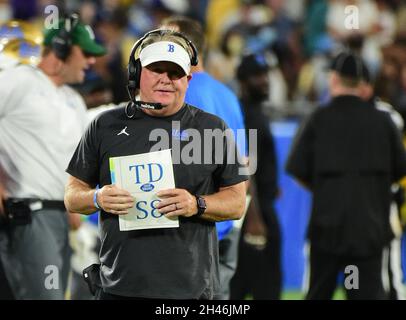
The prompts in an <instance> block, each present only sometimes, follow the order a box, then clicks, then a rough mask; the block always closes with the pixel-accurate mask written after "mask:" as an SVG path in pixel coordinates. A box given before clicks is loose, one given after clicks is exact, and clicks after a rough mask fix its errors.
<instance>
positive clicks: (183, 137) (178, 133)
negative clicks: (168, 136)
mask: <svg viewBox="0 0 406 320" xmlns="http://www.w3.org/2000/svg"><path fill="white" fill-rule="evenodd" d="M172 137H173V138H174V139H176V140H180V141H189V135H188V133H187V132H186V131H185V130H184V131H182V130H179V129H172Z"/></svg>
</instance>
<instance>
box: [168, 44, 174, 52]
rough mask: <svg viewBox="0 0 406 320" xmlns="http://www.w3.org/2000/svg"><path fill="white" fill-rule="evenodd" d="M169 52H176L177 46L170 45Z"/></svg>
mask: <svg viewBox="0 0 406 320" xmlns="http://www.w3.org/2000/svg"><path fill="white" fill-rule="evenodd" d="M168 52H175V46H174V45H173V44H168Z"/></svg>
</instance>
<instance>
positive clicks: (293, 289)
mask: <svg viewBox="0 0 406 320" xmlns="http://www.w3.org/2000/svg"><path fill="white" fill-rule="evenodd" d="M51 5H54V6H56V7H57V8H58V10H59V15H62V14H64V13H72V12H78V13H79V14H80V16H81V19H82V20H83V21H84V22H85V23H87V24H90V25H92V26H93V27H94V30H95V33H96V34H95V35H96V38H97V39H98V40H99V41H100V42H101V43H103V44H104V45H105V46H106V47H107V48H108V54H107V55H106V56H103V57H101V58H99V59H97V63H96V65H95V66H94V67H93V68H92V69H91V70H88V72H87V75H86V81H85V83H84V84H82V85H80V86H78V87H77V89H78V90H79V91H80V93H81V94H82V95H83V97H84V98H85V101H86V104H87V107H88V108H89V109H91V108H94V107H97V106H99V105H102V104H109V103H115V104H117V103H119V102H122V101H126V100H128V96H127V92H126V89H125V84H126V82H127V74H126V65H127V62H128V56H129V53H130V50H131V47H132V45H133V43H134V42H135V41H136V40H137V39H138V38H139V37H140V36H142V35H143V34H144V33H145V32H147V31H149V30H151V29H154V28H156V27H157V26H158V25H159V24H160V22H161V20H162V19H163V18H165V17H167V16H170V15H173V14H181V15H186V16H189V17H192V18H194V19H197V20H199V21H200V22H201V23H202V24H203V26H204V27H205V32H206V36H207V39H208V46H207V53H206V55H205V57H206V61H205V66H206V70H207V71H208V72H209V73H211V74H212V75H213V76H214V77H215V78H217V79H219V80H220V81H222V82H223V83H225V84H226V85H228V86H229V87H230V88H231V89H232V90H233V91H235V93H236V94H237V95H238V92H239V88H238V84H237V81H236V77H235V69H236V66H237V64H238V63H239V61H240V60H239V59H240V57H241V55H242V54H243V53H245V52H247V51H249V52H253V53H262V54H264V55H265V56H266V58H267V60H268V63H269V64H270V65H271V70H270V71H269V75H270V92H271V94H270V97H269V99H268V101H267V102H266V104H265V105H264V109H265V110H266V112H267V113H268V114H269V115H270V117H271V119H272V121H271V123H270V128H271V130H272V133H273V135H274V138H275V142H276V149H277V157H278V159H277V160H278V168H279V184H280V189H281V196H280V198H279V199H278V202H277V213H278V217H279V221H280V224H281V228H282V239H283V240H282V252H283V270H284V271H283V274H284V281H283V286H284V297H285V298H289V299H295V298H301V288H302V281H303V274H304V270H305V260H304V250H305V229H306V225H307V221H308V217H309V209H310V201H311V198H310V194H309V193H307V192H306V191H305V190H304V189H302V188H301V187H299V185H297V184H296V183H295V182H294V181H293V180H292V179H291V178H290V177H288V176H286V175H285V173H284V170H283V168H284V164H285V161H286V156H287V153H288V151H289V148H290V145H291V142H292V138H293V136H294V134H295V132H296V129H297V127H298V124H299V123H300V121H301V120H302V119H303V117H305V116H306V115H307V114H309V113H310V112H311V111H312V110H314V109H315V108H317V106H319V105H320V104H322V103H324V102H326V101H328V99H329V94H328V88H327V70H326V66H327V65H328V62H329V60H330V59H331V57H332V56H333V55H335V54H336V52H337V51H339V50H341V49H342V48H351V49H352V50H354V51H356V52H358V53H359V54H360V55H362V57H363V59H364V60H365V62H366V63H367V65H368V67H369V69H370V71H371V75H372V78H373V79H374V80H375V92H376V94H377V95H378V96H380V98H381V99H382V100H384V101H386V102H388V103H390V104H392V105H393V106H394V108H395V109H396V110H397V111H398V112H399V113H400V114H401V115H402V117H403V119H404V120H406V2H405V1H404V0H386V1H385V0H340V1H336V0H330V1H329V0H304V1H297V0H188V1H187V0H98V1H96V0H95V1H90V0H85V1H78V0H70V1H50V0H9V1H6V0H0V25H1V27H0V69H1V68H5V67H7V66H9V65H11V64H13V63H18V62H22V63H29V64H33V65H35V64H36V63H37V62H38V57H39V56H40V53H41V41H42V36H41V33H42V29H43V26H44V20H45V19H46V18H47V16H48V15H49V13H50V12H51V11H52V10H53V8H55V7H49V6H51ZM350 5H352V6H355V7H356V8H357V12H356V13H357V14H358V21H352V22H353V24H352V26H353V28H348V25H346V24H345V23H343V21H345V20H346V18H348V13H347V14H346V11H345V8H346V7H347V6H350ZM49 10H51V11H49ZM16 59H17V60H18V62H16ZM0 85H1V84H0ZM404 211H405V210H404V209H403V212H404ZM403 216H405V215H403ZM403 226H404V225H403ZM404 248H405V239H404V237H403V249H402V254H403V259H402V264H403V267H404V265H405V261H406V257H405V256H406V254H405V250H404ZM404 270H405V268H404Z"/></svg>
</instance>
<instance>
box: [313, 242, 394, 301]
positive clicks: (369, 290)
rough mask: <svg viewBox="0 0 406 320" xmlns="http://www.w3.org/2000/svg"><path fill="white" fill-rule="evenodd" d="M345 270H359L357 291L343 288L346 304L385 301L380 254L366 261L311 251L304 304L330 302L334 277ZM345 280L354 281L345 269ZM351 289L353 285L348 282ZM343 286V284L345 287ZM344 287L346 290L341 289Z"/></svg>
mask: <svg viewBox="0 0 406 320" xmlns="http://www.w3.org/2000/svg"><path fill="white" fill-rule="evenodd" d="M347 266H356V268H357V270H358V288H357V289H356V288H346V294H347V299H349V300H385V299H387V296H386V294H385V291H384V288H383V285H382V253H381V254H377V255H374V256H371V257H367V258H360V257H346V256H338V255H335V254H332V253H328V252H324V251H321V250H319V249H317V248H314V247H313V246H311V248H310V282H309V290H308V292H307V295H306V299H307V300H329V299H331V298H332V297H333V294H334V291H335V289H336V287H337V277H338V275H339V273H340V272H344V271H345V269H346V267H347ZM348 268H349V269H348V270H347V271H348V273H347V274H345V275H344V276H345V277H352V278H353V279H355V280H356V281H357V279H356V278H354V277H356V274H355V272H353V271H352V270H354V268H353V267H348ZM350 282H351V285H353V284H354V281H350ZM344 284H345V283H344ZM344 287H345V286H344Z"/></svg>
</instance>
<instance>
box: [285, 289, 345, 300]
mask: <svg viewBox="0 0 406 320" xmlns="http://www.w3.org/2000/svg"><path fill="white" fill-rule="evenodd" d="M303 299H304V293H303V292H301V291H292V290H286V291H284V292H283V293H282V300H303ZM333 300H345V291H344V290H343V289H341V288H339V289H337V290H336V291H335V293H334V296H333Z"/></svg>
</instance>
